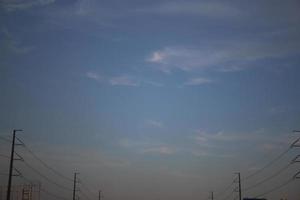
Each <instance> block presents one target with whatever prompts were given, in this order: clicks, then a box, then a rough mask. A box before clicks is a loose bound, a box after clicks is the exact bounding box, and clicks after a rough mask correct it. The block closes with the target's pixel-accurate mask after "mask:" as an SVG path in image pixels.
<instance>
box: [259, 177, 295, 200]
mask: <svg viewBox="0 0 300 200" xmlns="http://www.w3.org/2000/svg"><path fill="white" fill-rule="evenodd" d="M293 180H294V179H292V178H291V179H289V180H287V181H286V182H284V183H282V184H281V185H278V186H276V187H274V188H272V189H271V190H268V191H266V192H264V193H261V194H259V195H257V196H255V197H254V198H258V197H262V196H264V195H266V194H269V193H272V192H274V191H276V190H279V189H281V188H283V187H284V186H286V185H288V184H289V183H291V182H292V181H293Z"/></svg>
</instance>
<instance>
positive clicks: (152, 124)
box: [145, 120, 164, 128]
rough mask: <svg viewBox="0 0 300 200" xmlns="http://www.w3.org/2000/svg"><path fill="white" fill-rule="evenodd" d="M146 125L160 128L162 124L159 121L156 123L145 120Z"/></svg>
mask: <svg viewBox="0 0 300 200" xmlns="http://www.w3.org/2000/svg"><path fill="white" fill-rule="evenodd" d="M145 123H146V124H147V125H149V126H152V127H156V128H162V127H163V126H164V124H163V123H162V122H161V121H156V120H146V122H145Z"/></svg>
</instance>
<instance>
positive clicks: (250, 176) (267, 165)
mask: <svg viewBox="0 0 300 200" xmlns="http://www.w3.org/2000/svg"><path fill="white" fill-rule="evenodd" d="M291 148H292V146H290V147H289V148H288V149H286V150H285V151H283V152H282V153H281V154H279V155H278V156H277V157H275V158H274V159H273V160H271V161H270V162H268V163H267V164H266V165H265V166H263V167H262V168H260V169H258V170H257V171H256V172H254V173H252V174H250V175H248V176H246V177H245V178H243V181H245V180H248V179H250V178H252V177H253V176H255V175H257V174H259V173H260V172H262V171H263V170H264V169H266V168H267V167H269V166H271V165H272V164H274V163H275V162H276V161H278V160H279V159H280V158H282V157H283V156H284V155H285V154H287V153H288V152H289V151H290V150H291Z"/></svg>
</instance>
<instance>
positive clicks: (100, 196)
mask: <svg viewBox="0 0 300 200" xmlns="http://www.w3.org/2000/svg"><path fill="white" fill-rule="evenodd" d="M99 200H101V190H99Z"/></svg>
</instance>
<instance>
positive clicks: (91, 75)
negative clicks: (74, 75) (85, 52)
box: [86, 72, 101, 81]
mask: <svg viewBox="0 0 300 200" xmlns="http://www.w3.org/2000/svg"><path fill="white" fill-rule="evenodd" d="M86 77H88V78H90V79H94V80H97V81H99V80H101V78H100V75H99V74H98V73H95V72H87V73H86Z"/></svg>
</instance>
